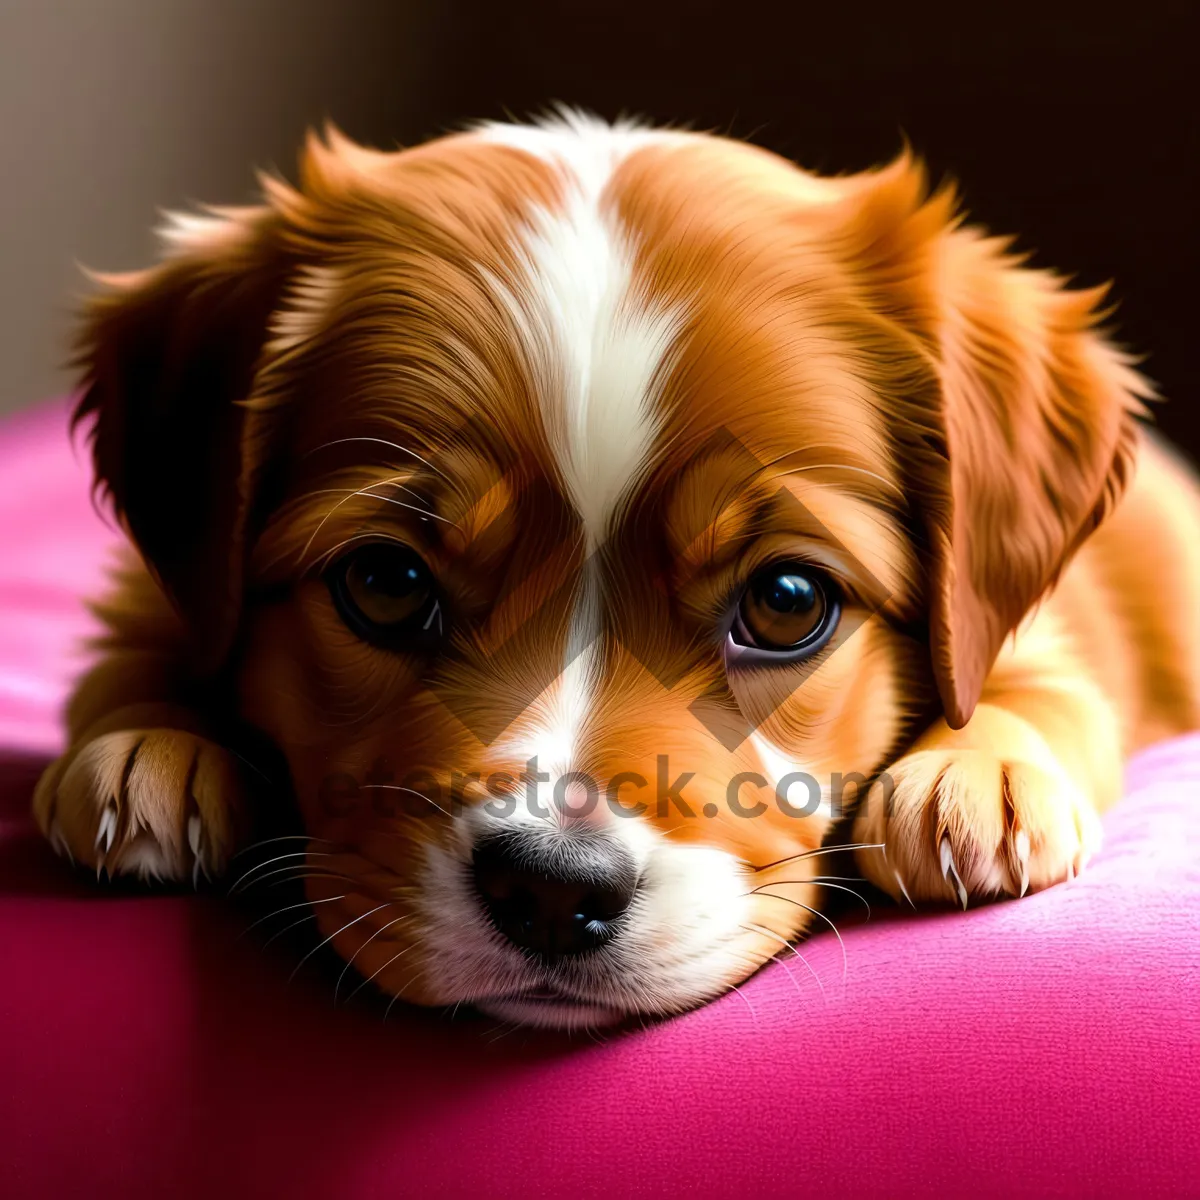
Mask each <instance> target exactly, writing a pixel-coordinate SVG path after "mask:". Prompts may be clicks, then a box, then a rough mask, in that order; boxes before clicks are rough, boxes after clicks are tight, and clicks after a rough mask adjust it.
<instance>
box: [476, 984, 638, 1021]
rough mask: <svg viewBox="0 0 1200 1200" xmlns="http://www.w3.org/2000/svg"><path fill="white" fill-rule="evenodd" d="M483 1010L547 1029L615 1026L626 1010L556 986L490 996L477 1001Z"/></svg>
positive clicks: (509, 1019)
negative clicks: (611, 1006)
mask: <svg viewBox="0 0 1200 1200" xmlns="http://www.w3.org/2000/svg"><path fill="white" fill-rule="evenodd" d="M475 1007H476V1008H477V1009H479V1011H480V1012H482V1013H485V1014H487V1015H488V1016H491V1017H498V1018H500V1019H501V1020H503V1021H515V1022H517V1023H518V1024H521V1025H534V1026H538V1027H540V1028H543V1029H583V1028H595V1027H597V1026H601V1025H615V1024H616V1023H617V1022H619V1021H621V1020H623V1019H624V1018H625V1017H626V1015H627V1014H626V1013H625V1012H623V1011H622V1010H620V1009H617V1008H610V1007H609V1006H607V1005H603V1004H596V1003H595V1002H594V1001H591V1000H587V999H584V998H582V997H579V996H572V995H571V994H570V993H568V992H565V991H562V990H561V989H559V988H556V987H554V986H552V985H543V986H539V987H532V988H525V989H523V990H521V991H517V992H506V993H504V994H502V995H499V996H487V997H485V998H483V999H480V1000H477V1001H476V1002H475Z"/></svg>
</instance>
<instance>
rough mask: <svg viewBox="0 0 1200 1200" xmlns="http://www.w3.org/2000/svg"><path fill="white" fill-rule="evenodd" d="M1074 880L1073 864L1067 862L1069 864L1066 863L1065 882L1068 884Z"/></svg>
mask: <svg viewBox="0 0 1200 1200" xmlns="http://www.w3.org/2000/svg"><path fill="white" fill-rule="evenodd" d="M1074 878H1075V864H1074V863H1073V862H1069V863H1067V882H1068V883H1070V882H1071V880H1072V879H1074Z"/></svg>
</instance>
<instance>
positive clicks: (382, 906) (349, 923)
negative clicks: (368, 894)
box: [288, 900, 395, 983]
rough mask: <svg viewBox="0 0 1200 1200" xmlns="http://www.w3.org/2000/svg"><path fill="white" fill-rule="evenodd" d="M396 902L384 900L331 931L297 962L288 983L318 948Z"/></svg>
mask: <svg viewBox="0 0 1200 1200" xmlns="http://www.w3.org/2000/svg"><path fill="white" fill-rule="evenodd" d="M394 903H395V901H394V900H385V901H384V902H383V903H382V904H380V905H379V906H378V907H376V908H373V909H371V910H370V912H365V913H363V914H362V915H361V916H358V917H355V918H354V920H352V921H347V922H346V924H345V925H343V926H342V927H341V929H336V930H334V932H333V933H331V934H330V935H329V936H328V937H327V938H326V939H325V940H324V941H323V942H319V943H318V944H317V945H315V946H314V947H313V948H312V949H311V950H310V951H309V952H308V953H307V954H306V955H305V956H304V957H303V958H302V959H301V960H300V961H299V962H298V963H297V964H296V966H295V969H294V970H293V971H292V973H291V974H290V975H289V976H288V983H291V982H292V980H293V979H295V978H296V975H297V973H298V972H299V970H300V968H301V967H302V966H304V964H305V963H306V962H308V960H309V959H310V958H312V956H313V955H314V954H316V952H317V951H318V950H320V949H321V948H322V947H324V946H328V945H329V943H330V942H332V941H333V939H334V938H335V937H337V936H338V934H340V933H345V932H346V930H347V929H349V928H350V927H351V926H352V925H357V924H358V923H359V921H365V920H366V919H367V918H368V917H371V916H374V915H375V914H376V913H377V912H382V911H383V910H384V909H385V908H390V907H391V906H392V905H393V904H394Z"/></svg>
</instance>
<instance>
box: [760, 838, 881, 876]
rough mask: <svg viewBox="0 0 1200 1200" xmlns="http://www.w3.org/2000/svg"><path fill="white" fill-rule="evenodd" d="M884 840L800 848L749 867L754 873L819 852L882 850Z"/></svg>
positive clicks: (816, 854) (837, 852)
mask: <svg viewBox="0 0 1200 1200" xmlns="http://www.w3.org/2000/svg"><path fill="white" fill-rule="evenodd" d="M886 845H887V843H886V842H846V843H843V844H842V845H838V846H818V847H817V848H816V849H815V850H802V851H801V852H800V853H799V854H789V855H788V856H787V857H786V858H777V859H776V860H775V861H774V862H769V863H763V865H762V866H761V867H753V866H752V867H750V870H751V871H753V872H754V873H755V874H758V873H759V872H760V871H769V870H770V869H771V868H772V867H782V866H783V864H784V863H790V862H799V861H800V860H801V859H804V858H816V857H818V856H819V855H821V854H839V853H840V852H841V851H843V850H882V849H883V848H884V847H885V846H886Z"/></svg>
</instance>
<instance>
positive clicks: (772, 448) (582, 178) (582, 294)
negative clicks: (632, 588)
mask: <svg viewBox="0 0 1200 1200" xmlns="http://www.w3.org/2000/svg"><path fill="white" fill-rule="evenodd" d="M476 136H477V137H478V138H480V139H481V140H482V141H484V142H487V143H491V144H495V145H500V146H504V147H507V148H512V149H517V150H520V151H522V152H523V153H525V154H527V155H529V156H531V157H533V158H536V159H537V160H538V161H539V162H542V163H544V164H545V165H546V166H547V168H548V169H550V170H551V171H552V172H553V173H554V174H555V176H556V179H557V181H558V185H559V186H558V188H557V189H556V194H555V197H554V199H553V201H552V202H550V203H545V202H537V201H536V200H535V201H531V202H530V204H529V205H528V206H527V209H526V215H525V221H524V222H523V223H522V224H521V226H520V227H519V228H518V229H516V230H514V234H513V236H514V237H515V238H516V240H517V244H518V248H519V249H518V254H517V256H516V259H515V261H514V267H513V270H512V271H511V272H507V273H505V274H504V275H498V276H495V277H493V280H492V282H493V286H494V287H495V290H496V294H497V296H498V298H499V300H500V301H501V303H502V304H503V306H504V307H505V309H506V310H507V311H508V312H509V314H510V315H511V318H512V321H513V325H514V328H515V330H516V331H517V337H518V340H519V342H520V345H521V350H522V354H523V358H524V361H525V364H526V369H527V371H528V375H529V382H530V387H531V393H532V396H533V397H534V399H535V401H536V409H537V412H538V415H539V417H540V420H541V423H542V426H543V428H544V432H545V437H546V444H547V446H548V448H549V451H550V453H551V455H552V457H553V460H554V462H553V468H554V471H555V474H556V475H557V476H558V478H560V479H561V481H562V483H563V485H564V490H565V491H566V493H567V496H568V499H569V500H570V501H571V503H572V505H573V506H574V508H575V509H576V511H577V512H578V514H579V516H580V518H581V520H582V523H583V526H584V530H585V533H586V536H587V539H588V541H589V542H590V543H591V544H598V543H600V542H602V541H604V540H605V537H606V536H607V535H608V534H609V533H610V532H611V530H612V527H613V525H614V523H615V522H616V521H617V520H618V519H619V518H620V516H621V515H622V514H623V513H624V512H625V511H626V510H627V509H628V508H629V507H630V506H631V504H632V503H633V501H635V500H637V499H639V498H644V494H645V493H646V492H647V490H653V485H654V484H655V482H657V483H658V484H659V485H662V484H664V483H665V484H667V485H668V488H669V485H670V483H671V481H672V480H674V479H676V478H677V476H678V473H679V470H680V469H681V468H682V467H683V466H684V465H685V464H687V463H689V462H691V461H693V460H694V459H695V457H696V456H697V455H698V454H701V455H714V456H718V457H720V458H721V459H722V460H723V462H724V464H725V467H726V470H728V469H730V468H731V467H732V469H734V470H735V471H736V470H740V472H741V474H742V475H743V476H744V478H745V480H746V481H747V482H748V481H749V480H750V479H752V478H753V477H754V476H755V475H756V474H757V473H758V472H759V471H760V470H765V471H771V470H773V469H777V468H778V463H779V462H780V460H781V457H782V456H787V457H788V458H790V459H791V460H793V461H792V465H794V466H798V467H803V466H804V465H805V464H806V462H808V463H817V462H826V463H828V462H832V463H833V464H834V465H835V466H840V465H843V464H844V465H849V466H851V467H852V468H854V467H859V468H862V467H866V466H870V467H874V466H875V465H876V464H877V463H878V462H879V461H880V460H881V458H883V457H885V454H884V447H885V439H884V431H883V430H882V429H881V427H880V421H879V415H878V411H877V405H876V404H875V403H874V398H873V397H872V396H871V395H870V390H869V388H868V387H867V386H865V384H864V382H863V380H862V379H861V378H858V377H857V376H856V374H855V370H854V364H853V363H852V362H851V361H848V359H847V356H846V350H845V346H846V339H845V338H844V337H839V336H838V322H839V320H844V314H838V313H835V311H834V310H835V309H836V305H837V301H838V299H839V298H838V296H837V291H838V285H839V283H840V281H839V280H838V279H837V277H836V272H835V271H833V270H832V269H831V265H830V262H829V259H828V257H827V254H826V249H825V246H824V241H825V240H826V239H827V238H828V230H829V228H830V226H829V223H828V214H829V213H830V211H831V210H832V209H833V208H835V206H836V205H837V203H838V201H839V200H841V199H842V198H843V195H844V192H843V185H842V183H841V182H840V181H836V180H821V179H817V178H815V177H813V176H810V175H807V174H806V173H804V172H802V171H800V170H799V169H798V168H795V167H793V166H792V165H791V164H788V163H785V162H784V161H783V160H780V159H777V158H775V157H774V156H772V155H769V154H766V153H764V152H762V151H759V150H757V149H755V148H753V147H749V146H744V145H740V144H737V143H732V142H728V141H724V140H720V139H715V138H708V137H704V136H699V135H694V134H686V133H678V132H672V131H663V130H647V129H640V128H636V127H630V126H620V125H618V126H616V127H613V126H609V125H606V124H603V123H599V122H588V121H584V120H574V121H569V122H565V123H563V124H561V125H557V126H552V127H544V126H542V127H538V126H534V127H528V126H504V125H496V126H488V127H485V128H484V129H482V130H481V131H479V132H478V134H477V135H476Z"/></svg>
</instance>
